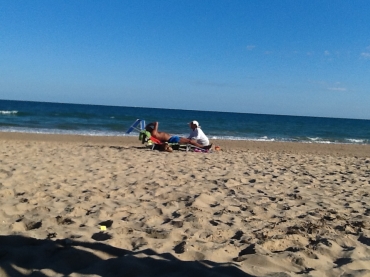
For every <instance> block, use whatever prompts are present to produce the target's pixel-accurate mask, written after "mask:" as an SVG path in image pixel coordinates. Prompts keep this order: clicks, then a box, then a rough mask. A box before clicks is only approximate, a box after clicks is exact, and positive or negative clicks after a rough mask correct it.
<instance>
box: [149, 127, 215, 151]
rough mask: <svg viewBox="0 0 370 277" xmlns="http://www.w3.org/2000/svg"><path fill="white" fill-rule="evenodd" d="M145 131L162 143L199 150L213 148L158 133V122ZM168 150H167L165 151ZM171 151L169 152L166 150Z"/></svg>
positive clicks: (210, 145) (190, 140)
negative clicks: (188, 145)
mask: <svg viewBox="0 0 370 277" xmlns="http://www.w3.org/2000/svg"><path fill="white" fill-rule="evenodd" d="M145 130H146V131H148V132H149V133H150V134H151V136H152V137H154V138H156V139H158V140H159V141H161V142H168V143H179V144H191V145H194V146H196V147H198V148H201V149H205V150H208V149H210V148H211V147H212V144H209V145H207V146H203V145H201V144H199V143H198V142H196V141H195V140H192V139H188V138H184V137H179V136H172V135H170V134H169V133H166V132H160V131H158V122H152V123H149V124H148V125H146V127H145ZM164 150H166V149H164ZM166 151H169V150H166Z"/></svg>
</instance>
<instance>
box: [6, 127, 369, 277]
mask: <svg viewBox="0 0 370 277" xmlns="http://www.w3.org/2000/svg"><path fill="white" fill-rule="evenodd" d="M0 142H1V145H0V201H1V202H0V203H1V207H0V276H192V277H195V276H202V277H204V276H370V223H369V219H370V146H368V145H367V146H364V145H319V144H299V143H272V142H270V143H257V142H246V141H239V142H238V141H234V142H233V141H214V144H216V145H220V146H221V148H222V151H214V152H213V153H208V154H204V153H194V152H184V151H174V152H173V153H167V152H158V151H151V150H148V149H145V148H142V145H141V144H140V142H139V141H138V140H137V139H136V138H125V137H83V136H61V135H59V136H51V135H48V136H47V135H31V134H15V133H0ZM104 228H105V229H106V230H104Z"/></svg>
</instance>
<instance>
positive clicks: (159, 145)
mask: <svg viewBox="0 0 370 277" xmlns="http://www.w3.org/2000/svg"><path fill="white" fill-rule="evenodd" d="M145 126H146V124H145V120H144V119H136V120H135V122H134V123H133V124H132V125H131V126H130V127H129V128H128V130H127V131H126V134H129V133H131V132H132V131H134V130H135V131H137V132H139V140H140V141H141V143H142V144H145V145H146V146H147V147H148V148H150V149H151V150H155V149H163V148H164V146H165V145H168V146H171V148H172V149H173V150H185V151H186V152H188V151H194V152H209V151H208V150H204V149H202V148H198V147H196V146H194V145H191V144H179V143H168V142H161V141H159V140H158V139H156V138H154V137H152V136H151V134H150V132H148V131H146V130H145Z"/></svg>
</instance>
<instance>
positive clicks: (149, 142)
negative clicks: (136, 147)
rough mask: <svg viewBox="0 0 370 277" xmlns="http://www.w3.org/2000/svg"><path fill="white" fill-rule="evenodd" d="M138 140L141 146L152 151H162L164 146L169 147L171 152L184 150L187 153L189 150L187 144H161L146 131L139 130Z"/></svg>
mask: <svg viewBox="0 0 370 277" xmlns="http://www.w3.org/2000/svg"><path fill="white" fill-rule="evenodd" d="M139 140H140V141H141V143H142V144H146V146H147V147H148V148H150V149H152V150H156V149H163V148H164V145H168V146H170V147H171V148H172V149H173V150H186V151H189V150H190V149H191V147H190V145H189V144H179V143H168V142H162V141H160V140H158V139H156V138H154V137H152V135H151V134H150V132H148V131H146V130H141V131H140V134H139Z"/></svg>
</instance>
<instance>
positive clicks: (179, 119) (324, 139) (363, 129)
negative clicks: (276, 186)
mask: <svg viewBox="0 0 370 277" xmlns="http://www.w3.org/2000/svg"><path fill="white" fill-rule="evenodd" d="M138 118H140V119H145V120H146V121H147V123H149V122H152V121H158V122H159V129H160V130H163V131H166V132H169V133H171V134H178V135H188V133H189V131H190V129H189V127H188V124H187V123H188V122H189V121H191V120H197V121H199V123H200V125H201V126H202V129H203V131H204V132H205V133H206V135H208V136H209V138H210V139H228V140H259V141H299V142H310V143H351V144H370V120H357V119H339V118H320V117H300V116H281V115H261V114H243V113H226V112H207V111H188V110H170V109H152V108H134V107H116V106H99V105H80V104H60V103H42V102H28V101H8V100H0V131H3V132H26V133H47V134H79V135H102V136H125V131H126V130H127V129H128V127H129V126H130V125H131V124H132V123H133V122H134V121H135V120H136V119H138ZM130 135H136V134H135V133H134V134H130Z"/></svg>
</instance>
